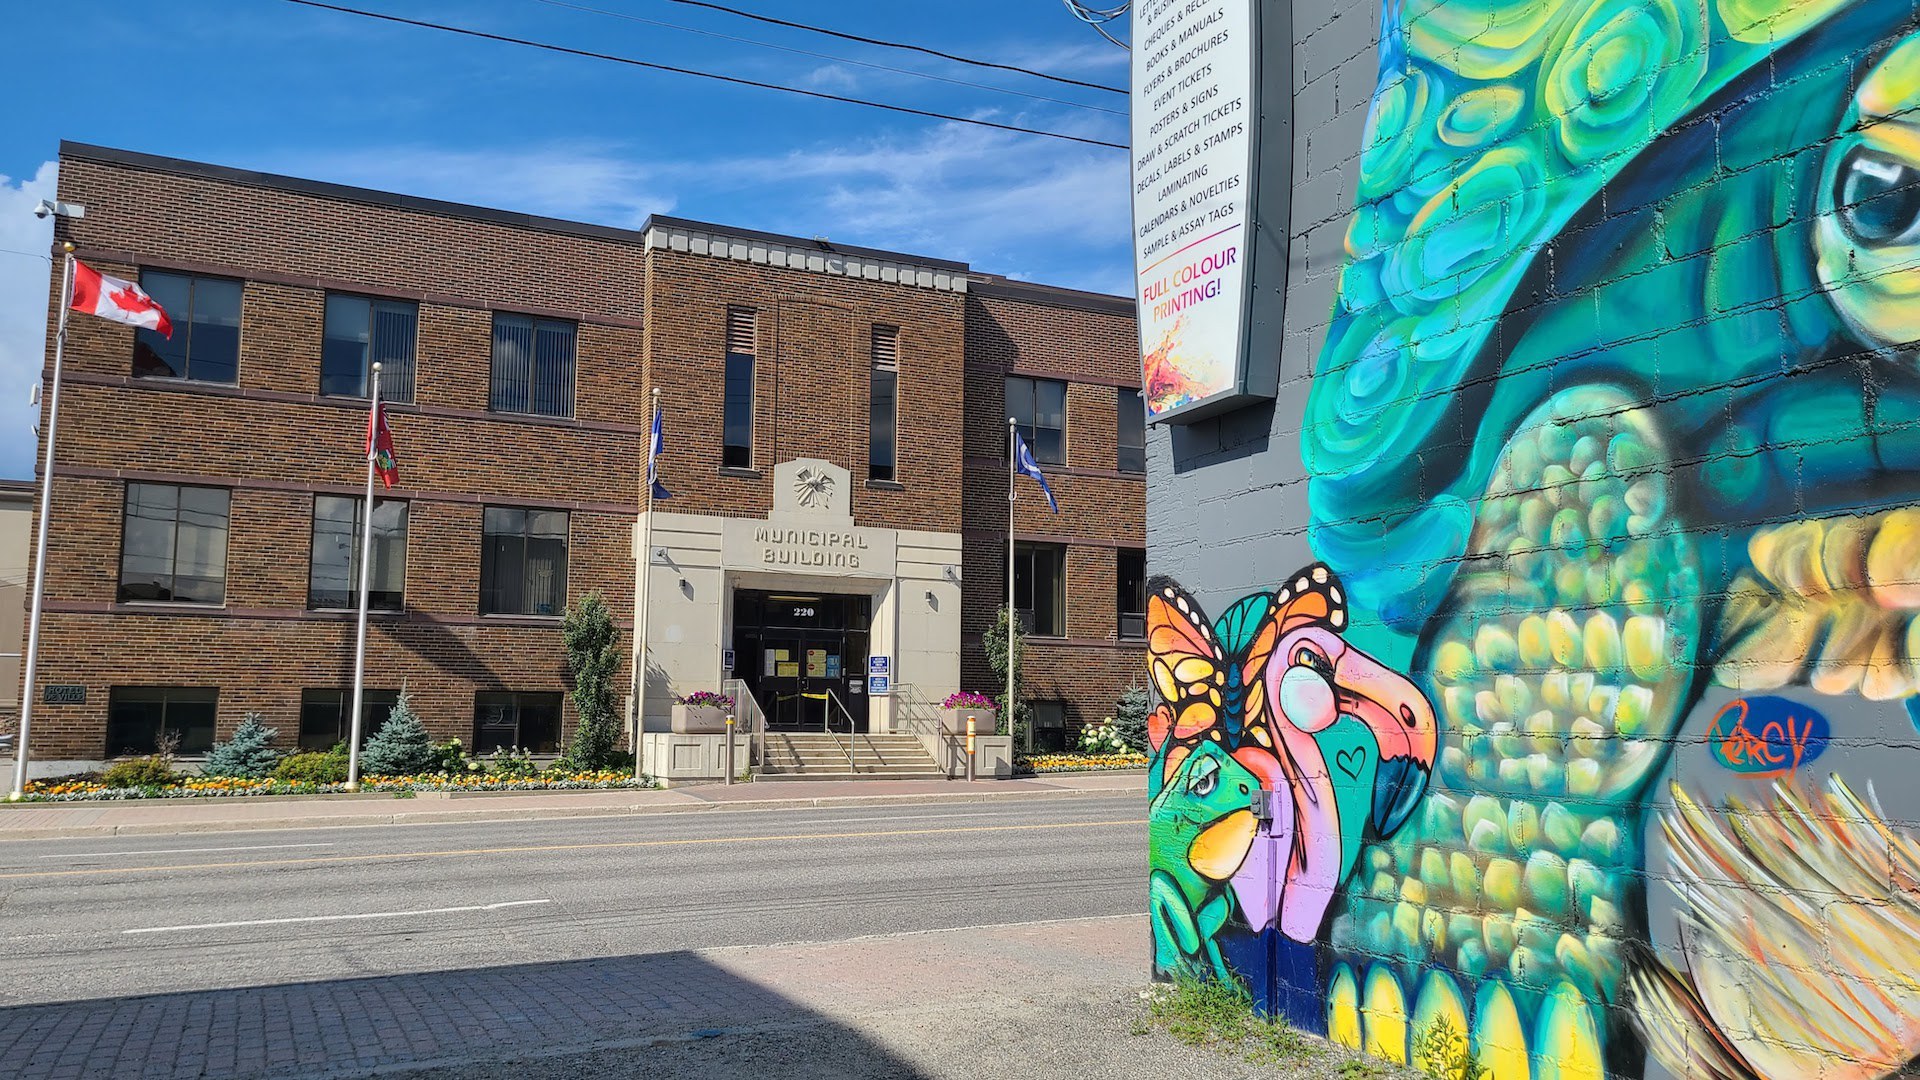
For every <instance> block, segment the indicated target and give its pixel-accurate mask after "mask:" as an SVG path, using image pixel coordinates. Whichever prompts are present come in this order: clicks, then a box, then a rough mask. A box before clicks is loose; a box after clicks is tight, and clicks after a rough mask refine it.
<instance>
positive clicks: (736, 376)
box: [720, 308, 759, 469]
mask: <svg viewBox="0 0 1920 1080" xmlns="http://www.w3.org/2000/svg"><path fill="white" fill-rule="evenodd" d="M758 330H759V317H758V315H757V314H756V313H755V312H754V311H752V310H751V309H749V308H728V309H727V369H726V374H725V380H726V388H725V397H724V399H723V401H722V403H721V418H720V423H721V429H722V430H721V435H720V464H721V465H722V466H723V467H725V468H730V469H751V468H753V353H754V341H755V339H756V337H757V336H758Z"/></svg>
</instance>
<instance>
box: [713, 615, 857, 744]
mask: <svg viewBox="0 0 1920 1080" xmlns="http://www.w3.org/2000/svg"><path fill="white" fill-rule="evenodd" d="M869 606H870V603H869V600H868V598H867V597H865V596H839V595H831V594H828V595H818V594H804V595H803V594H795V593H771V592H759V591H754V590H748V589H741V590H738V591H736V592H735V593H734V607H733V612H734V630H733V641H734V646H733V647H734V653H735V656H736V662H737V663H738V664H739V665H740V668H739V670H738V672H737V674H738V675H739V676H740V677H741V678H742V679H744V680H745V681H746V683H747V685H748V686H749V687H750V688H751V689H752V690H753V696H754V699H755V700H757V701H758V702H759V703H760V707H761V708H762V709H764V710H766V714H767V726H768V727H770V728H773V729H775V730H784V731H825V730H829V726H830V729H831V730H833V731H846V730H847V729H848V727H849V726H851V727H852V728H853V729H854V730H856V731H865V730H867V696H866V693H865V691H866V679H865V674H866V667H867V627H868V618H869V616H868V609H869ZM849 721H851V723H849Z"/></svg>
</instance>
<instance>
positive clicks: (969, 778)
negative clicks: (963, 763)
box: [967, 716, 975, 783]
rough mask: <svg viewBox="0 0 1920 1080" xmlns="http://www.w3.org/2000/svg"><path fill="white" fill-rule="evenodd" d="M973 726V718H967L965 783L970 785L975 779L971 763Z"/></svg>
mask: <svg viewBox="0 0 1920 1080" xmlns="http://www.w3.org/2000/svg"><path fill="white" fill-rule="evenodd" d="M973 724H974V718H973V717H972V716H969V717H967V782H968V783H972V782H973V780H974V778H975V773H974V763H973Z"/></svg>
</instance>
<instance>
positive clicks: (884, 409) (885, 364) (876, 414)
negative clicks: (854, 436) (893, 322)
mask: <svg viewBox="0 0 1920 1080" xmlns="http://www.w3.org/2000/svg"><path fill="white" fill-rule="evenodd" d="M868 406H869V407H868V410H867V412H868V416H869V418H870V422H871V424H872V436H871V437H870V438H869V439H868V441H867V477H868V478H869V479H872V480H892V479H893V478H894V477H893V469H894V458H895V438H894V435H895V432H896V430H897V427H898V424H899V413H900V328H899V327H897V326H876V327H874V328H873V388H872V391H871V393H870V395H869V397H868Z"/></svg>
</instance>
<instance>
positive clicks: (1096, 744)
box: [1080, 716, 1133, 754]
mask: <svg viewBox="0 0 1920 1080" xmlns="http://www.w3.org/2000/svg"><path fill="white" fill-rule="evenodd" d="M1080 749H1081V750H1082V751H1085V752H1086V753H1089V754H1124V753H1126V752H1127V751H1129V750H1131V749H1133V748H1132V747H1130V746H1128V745H1127V743H1126V741H1125V740H1124V739H1122V738H1121V737H1120V733H1119V732H1118V731H1116V730H1115V729H1114V726H1113V718H1112V717H1111V716H1109V717H1107V718H1106V719H1105V720H1102V721H1101V722H1100V723H1098V724H1088V725H1087V726H1086V727H1084V728H1082V729H1081V731H1080Z"/></svg>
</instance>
